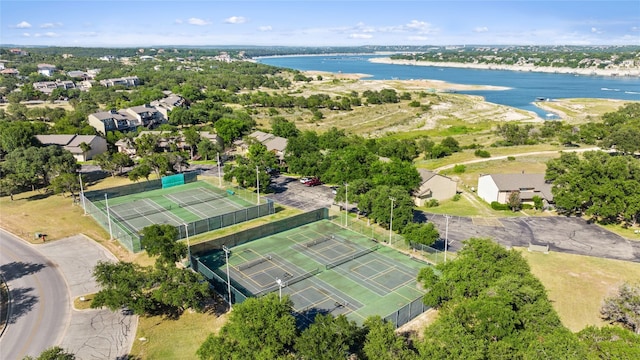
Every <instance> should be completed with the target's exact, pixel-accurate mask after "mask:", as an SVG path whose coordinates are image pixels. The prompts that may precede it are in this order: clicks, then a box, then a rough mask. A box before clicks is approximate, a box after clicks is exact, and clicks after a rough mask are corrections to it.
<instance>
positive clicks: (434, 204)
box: [426, 199, 440, 208]
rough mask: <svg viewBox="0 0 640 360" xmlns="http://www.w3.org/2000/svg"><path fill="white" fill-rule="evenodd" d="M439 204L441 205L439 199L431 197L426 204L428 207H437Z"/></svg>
mask: <svg viewBox="0 0 640 360" xmlns="http://www.w3.org/2000/svg"><path fill="white" fill-rule="evenodd" d="M438 205H440V203H439V202H438V200H436V199H431V200H429V202H427V204H426V206H427V207H428V208H432V207H436V206H438Z"/></svg>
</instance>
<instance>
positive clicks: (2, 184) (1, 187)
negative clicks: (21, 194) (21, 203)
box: [0, 176, 19, 201]
mask: <svg viewBox="0 0 640 360" xmlns="http://www.w3.org/2000/svg"><path fill="white" fill-rule="evenodd" d="M18 190H19V187H18V184H16V182H15V181H14V180H13V179H12V178H11V177H10V176H5V177H3V178H0V193H2V195H3V196H4V195H9V197H10V198H11V201H13V195H14V194H15V193H16V192H17V191H18Z"/></svg>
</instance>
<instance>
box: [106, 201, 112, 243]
mask: <svg viewBox="0 0 640 360" xmlns="http://www.w3.org/2000/svg"><path fill="white" fill-rule="evenodd" d="M104 204H105V206H106V207H107V222H108V223H109V240H113V230H112V229H111V212H110V211H109V198H108V196H107V193H104Z"/></svg>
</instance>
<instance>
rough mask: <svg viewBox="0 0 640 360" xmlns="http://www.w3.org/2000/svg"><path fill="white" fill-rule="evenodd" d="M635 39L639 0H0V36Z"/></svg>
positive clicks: (101, 43)
mask: <svg viewBox="0 0 640 360" xmlns="http://www.w3.org/2000/svg"><path fill="white" fill-rule="evenodd" d="M2 44H5V45H8V44H15V45H21V46H28V45H50V46H83V47H129V46H134V47H138V46H154V45H155V46H157V45H178V46H194V45H210V46H215V45H256V46H362V45H467V44H469V45H640V1H638V0H624V1H599V0H581V1H573V0H571V1H570V0H555V1H537V0H502V1H481V0H475V1H462V0H448V1H442V0H441V1H432V0H413V1H389V0H378V1H376V0H373V1H371V0H370V1H364V0H341V1H337V0H323V1H311V0H295V1H294V0H280V1H267V0H254V1H248V0H233V1H231V0H226V1H222V0H186V1H180V0H172V1H168V0H154V1H150V0H129V1H108V0H83V1H62V0H48V1H44V0H41V1H32V0H2V1H0V45H2Z"/></svg>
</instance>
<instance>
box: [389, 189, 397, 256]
mask: <svg viewBox="0 0 640 360" xmlns="http://www.w3.org/2000/svg"><path fill="white" fill-rule="evenodd" d="M389 200H391V221H389V245H391V234H393V202H394V201H396V198H394V197H392V196H389Z"/></svg>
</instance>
